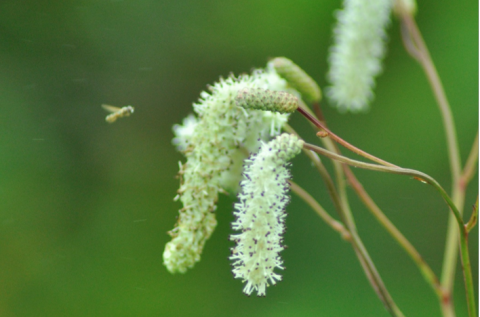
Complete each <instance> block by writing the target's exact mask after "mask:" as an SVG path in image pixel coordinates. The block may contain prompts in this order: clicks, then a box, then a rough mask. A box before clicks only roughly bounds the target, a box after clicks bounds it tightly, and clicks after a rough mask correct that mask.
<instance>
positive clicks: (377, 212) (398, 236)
mask: <svg viewBox="0 0 480 317" xmlns="http://www.w3.org/2000/svg"><path fill="white" fill-rule="evenodd" d="M344 170H345V175H346V176H347V179H348V180H349V183H350V185H351V186H352V187H353V189H354V190H355V192H356V193H357V195H358V196H359V197H360V199H361V200H362V201H363V203H364V204H365V206H367V208H368V209H369V210H370V211H371V213H372V214H373V216H374V217H375V218H377V220H378V222H380V224H381V225H382V226H383V227H384V228H385V229H386V230H387V232H388V233H390V235H391V236H392V237H393V238H394V239H395V240H396V241H397V242H398V244H399V245H400V246H401V247H402V248H403V249H404V250H405V251H406V252H407V254H408V255H409V256H410V258H411V259H412V260H413V261H414V262H415V264H416V265H417V267H418V268H419V270H420V272H421V273H422V275H423V277H424V278H425V280H426V281H427V283H428V284H430V286H431V287H432V288H433V290H434V291H435V293H436V294H437V296H438V299H439V301H440V302H442V301H445V300H449V298H450V294H448V293H447V292H445V291H444V289H443V288H442V286H441V285H440V281H439V280H438V277H437V276H436V275H435V273H434V272H433V270H432V269H431V268H430V266H429V265H428V264H427V263H426V262H425V260H424V259H423V257H422V256H421V255H420V253H418V251H417V250H416V249H415V247H414V246H413V245H412V244H411V243H410V241H408V240H407V238H405V236H404V235H403V234H402V233H401V232H400V231H399V230H398V229H397V227H395V225H394V224H393V223H392V222H391V221H390V220H389V219H388V217H387V216H386V215H385V214H384V213H383V212H382V210H381V209H380V208H379V207H378V206H377V204H375V202H374V201H373V199H372V198H371V197H370V195H368V193H367V192H366V191H365V189H364V188H363V186H362V184H360V182H359V181H358V180H357V178H356V177H355V175H354V174H353V172H352V171H351V170H350V168H348V166H347V165H344Z"/></svg>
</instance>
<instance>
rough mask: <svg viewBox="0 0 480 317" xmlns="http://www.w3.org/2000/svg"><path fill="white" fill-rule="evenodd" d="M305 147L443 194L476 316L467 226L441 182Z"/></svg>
mask: <svg viewBox="0 0 480 317" xmlns="http://www.w3.org/2000/svg"><path fill="white" fill-rule="evenodd" d="M304 148H306V149H309V150H312V151H315V152H317V153H319V154H321V155H325V156H327V157H329V158H331V159H335V160H338V161H340V162H342V163H346V164H349V165H352V166H355V167H360V168H364V169H369V170H373V171H379V172H389V173H393V174H400V175H407V176H412V177H415V178H417V179H420V180H422V181H424V182H425V183H427V184H430V185H432V186H433V187H434V188H435V189H436V190H437V191H438V192H439V194H440V195H441V196H442V198H443V200H444V201H445V202H446V203H447V204H448V206H449V207H450V210H451V211H452V213H453V215H454V217H455V219H456V221H457V225H458V229H459V232H461V234H460V249H461V259H462V264H463V275H464V279H465V288H466V294H467V304H468V311H469V314H470V316H476V308H475V295H474V294H475V292H474V289H473V279H472V269H471V265H470V255H469V253H468V232H467V230H466V227H465V225H464V223H463V220H462V216H461V214H460V212H459V211H458V209H457V207H456V206H455V204H454V202H453V201H452V199H451V198H450V197H449V196H448V194H447V193H446V191H445V190H444V189H443V188H442V186H440V184H439V183H438V182H437V181H436V180H435V179H434V178H432V177H431V176H429V175H427V174H425V173H422V172H419V171H416V170H412V169H407V168H400V167H388V166H381V165H376V164H370V163H364V162H360V161H356V160H352V159H349V158H347V157H344V156H341V155H338V154H335V153H333V152H330V151H327V150H325V149H323V148H321V147H318V146H315V145H312V144H308V143H305V145H304Z"/></svg>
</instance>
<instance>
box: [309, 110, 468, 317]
mask: <svg viewBox="0 0 480 317" xmlns="http://www.w3.org/2000/svg"><path fill="white" fill-rule="evenodd" d="M313 111H314V113H315V116H316V117H317V118H318V119H319V120H320V121H321V122H322V123H323V124H324V125H325V126H327V124H326V122H325V119H324V116H323V113H322V110H321V108H320V104H318V103H316V104H314V105H313ZM322 141H324V142H323V143H324V145H325V147H326V148H327V149H328V150H329V151H331V152H334V153H337V154H339V155H341V152H340V149H338V147H337V146H336V144H335V143H333V142H331V140H330V139H328V138H322ZM325 141H326V142H325ZM328 141H329V142H328ZM472 151H473V150H472ZM333 162H334V164H335V166H341V168H342V172H343V173H342V175H345V176H346V177H347V179H348V181H349V183H350V185H351V186H352V188H353V189H354V191H355V192H356V193H357V195H358V196H359V198H360V199H361V200H362V201H363V203H364V204H365V206H366V207H367V208H368V209H369V210H370V212H371V213H372V214H373V216H374V217H375V218H376V219H377V220H378V221H379V222H380V224H381V225H382V226H384V227H385V229H386V230H387V232H389V233H390V234H391V235H392V237H393V238H394V239H395V240H396V241H397V242H398V244H399V245H400V246H401V247H402V248H403V249H404V250H405V251H406V252H407V254H408V255H409V256H410V257H411V258H412V260H413V261H414V262H415V264H416V265H417V267H418V268H419V270H420V272H421V273H422V275H423V277H424V278H425V280H426V281H427V283H428V284H429V285H430V286H431V287H432V288H433V290H434V291H435V293H436V294H437V296H438V299H439V301H440V303H443V302H446V301H450V294H449V293H448V292H446V291H445V290H444V289H443V287H442V286H441V284H440V281H439V279H438V277H437V276H436V275H435V273H434V272H433V270H432V269H431V268H430V266H429V265H428V264H427V263H426V262H425V260H424V259H423V257H422V256H421V255H420V253H419V252H418V251H417V250H416V249H415V247H414V246H413V245H412V244H411V243H410V241H408V239H407V238H405V236H404V235H403V234H402V233H401V232H400V231H399V230H398V229H397V228H396V227H395V225H394V224H393V223H392V222H391V221H390V220H389V219H388V217H387V216H386V215H385V214H384V213H383V212H382V210H381V209H380V208H379V207H378V206H377V204H376V203H375V202H374V201H373V199H372V198H371V197H370V195H369V194H368V193H367V191H366V190H365V189H364V188H363V186H362V184H361V183H360V182H359V181H358V179H357V178H356V177H355V175H354V174H353V172H352V171H351V169H350V168H349V166H348V165H347V164H343V163H340V162H338V161H336V160H333ZM337 174H338V173H337ZM339 192H340V189H339ZM451 315H452V316H453V315H454V314H451Z"/></svg>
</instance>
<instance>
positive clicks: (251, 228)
mask: <svg viewBox="0 0 480 317" xmlns="http://www.w3.org/2000/svg"><path fill="white" fill-rule="evenodd" d="M303 144H304V142H303V140H301V139H299V138H298V137H296V136H294V135H291V134H286V133H284V134H282V135H280V136H278V137H276V138H275V139H274V140H272V141H270V142H268V143H264V144H262V146H261V148H260V150H259V152H258V154H254V155H252V156H251V157H250V159H248V160H247V161H246V165H245V171H244V180H243V181H242V182H241V187H242V192H241V193H240V194H239V196H238V197H239V203H237V204H235V209H236V210H235V212H234V214H235V216H236V220H235V222H234V223H233V224H232V227H233V229H234V230H237V231H241V233H239V234H235V235H231V236H230V239H231V240H234V241H235V242H236V247H235V248H233V249H232V255H231V256H230V259H231V260H233V261H234V262H233V264H232V266H233V274H234V276H235V278H239V279H242V280H243V281H244V282H246V285H245V288H244V289H243V292H244V293H245V294H247V295H250V294H251V293H252V292H253V291H254V290H256V291H257V295H258V296H265V295H266V287H267V286H269V285H270V284H272V285H273V284H276V282H277V281H280V280H281V278H282V277H281V275H279V274H277V273H275V272H274V269H275V268H278V269H283V266H282V264H283V261H282V259H281V258H280V255H279V253H280V252H281V251H282V250H283V249H284V248H285V247H284V246H283V245H282V239H283V238H282V234H283V232H284V231H285V217H286V214H285V207H286V205H287V204H288V202H289V201H290V197H289V196H288V189H289V187H288V183H287V181H288V179H289V178H290V173H289V171H288V170H287V168H286V166H287V163H288V161H289V160H291V159H292V158H293V157H294V156H295V155H297V154H298V153H300V151H301V150H302V147H303Z"/></svg>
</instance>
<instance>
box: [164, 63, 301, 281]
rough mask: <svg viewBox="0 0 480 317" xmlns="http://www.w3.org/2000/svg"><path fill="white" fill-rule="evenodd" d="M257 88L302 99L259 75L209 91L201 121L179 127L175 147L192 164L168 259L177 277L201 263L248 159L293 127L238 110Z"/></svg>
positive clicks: (199, 109)
mask: <svg viewBox="0 0 480 317" xmlns="http://www.w3.org/2000/svg"><path fill="white" fill-rule="evenodd" d="M252 87H257V88H262V89H269V90H276V91H289V92H290V93H293V94H296V95H298V93H297V92H296V91H294V90H293V89H291V88H288V86H287V83H286V81H285V80H284V79H282V78H281V77H280V76H279V75H278V74H277V73H276V72H275V70H274V69H273V68H271V67H270V68H268V69H266V70H256V71H254V72H253V74H252V75H250V76H247V75H243V76H240V77H238V78H234V77H229V78H227V79H225V80H224V79H222V80H220V82H218V83H216V84H215V85H213V86H211V87H210V88H209V89H210V93H207V92H202V94H201V99H200V101H199V102H198V103H196V104H194V106H193V107H194V111H195V112H196V114H197V116H198V117H195V116H191V117H187V119H185V120H184V122H183V125H176V126H175V127H174V132H175V139H174V144H176V146H177V148H178V149H179V150H180V151H182V153H183V154H184V155H185V156H186V159H187V162H186V163H184V164H180V172H179V175H180V179H181V184H180V189H179V190H178V195H177V197H176V199H180V201H181V202H182V204H183V208H182V209H180V214H179V218H178V222H177V224H176V226H175V228H174V229H173V230H171V231H170V232H169V233H170V235H171V236H172V240H171V241H170V242H169V243H167V245H166V246H165V251H164V254H163V259H164V264H165V266H166V267H167V269H168V270H169V271H170V272H172V273H175V272H180V273H184V272H186V271H187V269H188V268H192V267H193V265H194V264H195V262H197V261H199V260H200V255H201V253H202V250H203V247H204V245H205V242H206V240H207V239H208V238H209V237H210V235H211V234H212V233H213V230H214V229H215V226H216V219H215V214H214V213H213V212H214V211H215V209H216V202H217V199H218V194H219V192H221V191H223V190H230V191H235V190H236V189H237V186H238V183H239V181H240V179H241V166H242V164H241V162H242V161H243V159H244V158H246V156H247V154H246V153H249V152H250V151H254V150H256V149H257V148H258V145H259V140H268V139H269V138H271V137H272V136H275V135H277V134H278V133H279V132H280V129H281V127H282V125H283V124H284V123H285V122H286V121H287V118H288V117H287V115H285V114H280V113H273V112H269V111H260V110H245V109H243V108H241V107H238V106H237V105H236V104H235V97H236V96H237V93H238V91H239V90H241V89H243V88H252Z"/></svg>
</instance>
